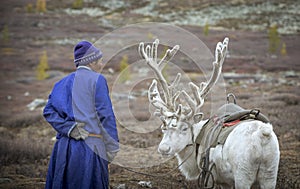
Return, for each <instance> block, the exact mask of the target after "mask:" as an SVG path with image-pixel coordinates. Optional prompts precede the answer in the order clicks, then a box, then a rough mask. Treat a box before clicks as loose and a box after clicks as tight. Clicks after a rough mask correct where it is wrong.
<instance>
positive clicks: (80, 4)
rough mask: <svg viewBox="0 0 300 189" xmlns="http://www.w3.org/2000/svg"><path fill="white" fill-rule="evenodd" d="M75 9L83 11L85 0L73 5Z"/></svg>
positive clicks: (74, 2) (79, 0) (77, 0)
mask: <svg viewBox="0 0 300 189" xmlns="http://www.w3.org/2000/svg"><path fill="white" fill-rule="evenodd" d="M72 8H73V9H82V8H83V0H75V1H73V4H72Z"/></svg>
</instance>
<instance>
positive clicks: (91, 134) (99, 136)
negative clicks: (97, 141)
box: [89, 133, 103, 138]
mask: <svg viewBox="0 0 300 189" xmlns="http://www.w3.org/2000/svg"><path fill="white" fill-rule="evenodd" d="M89 137H96V138H103V136H102V135H100V134H99V135H98V134H94V133H89Z"/></svg>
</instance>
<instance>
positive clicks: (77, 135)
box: [70, 122, 89, 140]
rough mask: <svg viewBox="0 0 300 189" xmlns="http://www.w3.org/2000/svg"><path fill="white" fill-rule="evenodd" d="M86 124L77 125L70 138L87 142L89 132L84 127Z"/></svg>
mask: <svg viewBox="0 0 300 189" xmlns="http://www.w3.org/2000/svg"><path fill="white" fill-rule="evenodd" d="M84 126H85V123H80V122H79V123H77V124H76V126H75V127H74V128H73V130H72V131H71V133H70V137H72V138H74V139H75V140H80V139H82V140H85V139H86V138H87V137H88V136H89V132H87V131H86V130H85V129H84V128H83V127H84Z"/></svg>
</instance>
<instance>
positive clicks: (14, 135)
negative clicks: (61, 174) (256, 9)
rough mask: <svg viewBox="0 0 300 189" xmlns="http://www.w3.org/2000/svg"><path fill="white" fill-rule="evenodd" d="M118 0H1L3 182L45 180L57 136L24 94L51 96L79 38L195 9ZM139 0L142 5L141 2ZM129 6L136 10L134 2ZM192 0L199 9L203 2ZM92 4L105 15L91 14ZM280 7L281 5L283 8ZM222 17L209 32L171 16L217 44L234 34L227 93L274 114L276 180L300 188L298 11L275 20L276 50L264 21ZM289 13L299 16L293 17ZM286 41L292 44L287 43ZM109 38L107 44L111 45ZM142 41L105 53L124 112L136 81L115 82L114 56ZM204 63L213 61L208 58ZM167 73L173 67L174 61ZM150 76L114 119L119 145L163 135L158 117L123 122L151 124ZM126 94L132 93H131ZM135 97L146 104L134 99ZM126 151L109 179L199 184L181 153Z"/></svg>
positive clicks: (18, 184)
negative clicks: (185, 172) (42, 64)
mask: <svg viewBox="0 0 300 189" xmlns="http://www.w3.org/2000/svg"><path fill="white" fill-rule="evenodd" d="M112 2H114V4H111V5H108V4H101V6H99V7H100V8H99V10H98V9H97V10H96V11H95V12H92V13H91V14H89V13H90V12H89V11H90V9H87V13H86V14H82V13H81V12H79V13H78V12H77V13H76V12H74V11H73V10H72V9H69V7H71V6H72V1H65V2H64V3H62V2H61V1H58V0H57V1H51V2H47V3H48V4H47V8H48V10H47V12H45V13H36V12H33V13H30V12H28V10H27V9H26V7H27V6H28V4H29V3H32V4H33V5H34V6H35V3H36V2H35V1H33V0H26V1H17V0H13V1H7V2H2V6H1V8H0V10H1V13H0V15H1V18H2V19H1V20H0V29H1V31H2V38H1V45H0V55H1V59H0V60H1V66H2V67H1V75H0V89H1V90H0V99H1V100H0V136H1V137H0V151H1V155H0V162H1V164H0V188H43V187H44V184H45V178H46V171H47V166H48V161H49V157H50V154H51V150H52V147H53V144H54V142H55V139H54V136H55V131H54V130H53V129H52V128H51V126H50V125H49V124H47V123H46V121H45V120H44V119H43V117H42V108H37V109H35V110H33V111H30V110H29V109H28V107H27V104H29V103H30V102H32V101H33V100H34V99H36V98H41V99H47V97H48V95H49V92H50V91H51V88H52V87H53V85H54V83H55V82H56V81H58V80H59V79H61V78H62V77H63V76H65V75H66V74H68V73H70V72H72V71H73V70H74V65H73V63H72V61H73V52H72V51H73V46H74V45H75V44H76V42H78V41H79V40H81V39H87V40H91V41H96V40H97V39H98V38H101V37H102V36H105V35H106V34H108V33H110V32H112V31H114V29H117V28H118V27H121V26H125V25H126V24H132V23H139V22H145V21H159V22H166V21H167V22H169V21H170V22H171V21H172V22H174V19H173V17H166V18H164V17H163V16H162V15H163V13H166V14H168V15H169V16H170V15H171V13H172V10H173V9H174V10H180V11H184V10H190V9H192V8H191V7H192V5H194V4H193V1H188V2H189V3H187V4H182V3H180V2H181V1H180V2H179V1H178V2H179V3H178V4H176V3H174V2H175V1H172V2H171V1H170V2H169V1H166V2H167V3H161V2H160V1H158V2H160V4H157V5H156V6H152V5H151V3H149V2H148V1H137V2H135V1H124V2H123V3H119V4H118V3H117V2H115V1H112ZM176 2H177V1H176ZM228 2H231V4H230V3H228V4H226V6H234V7H239V6H241V7H243V6H244V5H245V6H246V5H249V3H248V1H228ZM255 2H256V4H257V5H260V3H261V1H255ZM283 2H284V1H282V2H281V4H280V3H279V5H278V6H281V7H283V8H282V10H285V9H284V7H286V6H288V5H286V4H284V3H283ZM218 3H219V1H212V3H209V2H208V1H201V3H200V4H197V3H196V4H195V6H197V7H199V9H201V8H206V7H221V8H222V6H225V5H222V6H217V5H218ZM269 3H270V4H268V6H271V7H272V6H273V5H274V4H272V1H270V2H269ZM289 3H290V4H292V5H295V6H294V7H298V6H299V3H297V1H289ZM97 5H98V4H97ZM158 5H159V6H158ZM242 5H243V6H242ZM263 5H264V4H263ZM275 5H277V4H275ZM275 5H274V6H275ZM86 6H87V7H90V8H91V7H94V4H92V3H90V4H88V3H86ZM264 6H265V5H264ZM143 7H144V9H142V8H143ZM170 7H171V8H170ZM131 9H133V10H135V11H130V10H131ZM84 10H85V9H84ZM100 10H102V12H100ZM141 10H143V11H142V12H145V13H146V12H151V10H163V11H160V12H157V11H152V12H154V13H156V14H157V15H155V14H154V16H153V15H147V14H144V15H142V14H141ZM149 10H150V11H149ZM193 10H195V11H197V8H196V9H193ZM234 10H235V9H234ZM72 11H73V13H72ZM180 11H179V12H180ZM70 12H71V13H70ZM279 12H280V11H279ZM283 12H284V11H283ZM291 12H292V11H290V12H289V13H290V14H291V15H289V16H290V17H293V14H294V13H291ZM96 13H99V15H98V16H95V15H97V14H96ZM280 14H283V13H282V12H280ZM257 15H260V16H262V18H264V19H265V18H266V17H267V16H268V15H263V14H262V13H261V14H257ZM151 16H152V17H151ZM184 16H186V15H184ZM269 16H270V17H272V16H274V15H273V14H272V15H269ZM295 17H297V16H295ZM3 18H5V19H3ZM251 18H253V17H251ZM293 18H294V17H293ZM153 19H154V20H153ZM168 19H169V20H168ZM172 19H173V20H172ZM240 19H242V17H241V18H240ZM264 19H261V20H264ZM217 20H218V21H216V22H215V23H212V24H211V26H210V29H209V33H208V34H205V33H204V32H203V31H204V24H202V25H198V26H196V25H192V24H190V25H189V24H184V23H183V22H178V23H175V24H177V26H179V27H181V28H183V29H184V30H186V31H188V32H190V33H192V34H193V35H195V36H197V37H198V38H199V39H201V40H202V41H203V42H204V43H205V44H206V45H207V46H208V48H209V49H210V50H211V51H212V52H213V51H214V48H215V45H216V43H217V42H218V41H221V40H223V38H224V37H225V36H227V37H229V38H230V46H229V56H227V58H226V61H225V63H224V68H223V73H224V74H223V79H224V80H223V81H224V83H221V84H225V88H226V93H234V94H235V96H236V97H237V101H238V104H239V105H241V106H242V107H244V108H247V109H251V108H259V109H260V110H261V112H262V113H263V114H265V115H266V116H267V117H268V118H269V119H270V122H271V123H272V125H273V128H274V132H275V133H276V135H277V137H278V140H279V144H280V152H281V157H280V165H279V172H278V179H277V187H276V188H299V187H300V159H299V157H300V132H299V125H300V119H299V118H298V115H300V109H299V103H300V90H299V86H300V63H299V58H300V55H299V49H300V38H299V22H298V21H297V20H296V22H295V23H296V24H295V23H294V22H293V23H292V24H295V25H296V26H295V25H294V26H293V27H285V25H280V26H281V27H282V28H284V29H282V28H281V29H279V30H278V31H280V32H282V33H280V44H281V46H280V48H279V49H278V50H277V51H276V52H270V51H269V44H270V40H269V35H268V29H267V28H266V27H267V26H264V27H265V28H263V27H262V28H259V29H258V30H253V29H252V28H245V27H244V26H245V25H247V24H249V25H250V24H253V25H254V23H243V24H241V25H240V27H237V25H236V22H237V21H236V19H230V18H223V22H222V18H218V19H217ZM220 20H221V21H220ZM261 20H260V21H261ZM287 20H292V21H293V19H292V18H291V19H287ZM284 23H286V22H284ZM259 24H261V23H260V22H259V21H257V23H256V25H259ZM262 25H263V24H262ZM241 26H243V27H241ZM297 27H298V29H297ZM5 28H7V32H5ZM295 28H296V29H295ZM126 32H127V33H125V34H124V38H126V37H128V36H129V38H141V39H142V38H145V35H146V39H148V41H152V40H153V38H154V37H155V36H154V34H152V33H151V32H149V33H146V34H145V33H144V34H142V33H140V32H139V30H138V29H132V30H129V31H126ZM175 33H176V32H174V33H172V32H171V33H168V32H167V31H165V33H164V32H162V33H161V34H160V35H161V36H167V35H168V36H169V37H170V38H172V36H173V35H174V36H176V34H175ZM5 36H6V37H5ZM176 37H177V36H176ZM172 39H173V38H172ZM160 40H161V41H162V42H163V41H164V38H160ZM177 41H180V39H176V38H175V37H174V42H175V43H176V42H177ZM111 43H112V44H117V43H118V41H117V39H115V41H111ZM178 43H179V42H178ZM283 43H284V44H285V45H286V48H285V50H286V53H284V52H282V51H283V46H282V44H283ZM109 46H110V45H107V47H108V49H106V50H107V51H113V50H114V49H109ZM113 47H114V46H113V45H111V48H113ZM136 48H137V46H132V47H130V48H128V49H123V51H121V52H119V54H117V55H116V56H115V57H113V58H111V60H109V63H108V64H107V66H106V67H105V68H104V70H103V74H104V75H105V76H106V77H107V80H108V82H109V87H110V89H111V93H112V99H113V104H115V106H116V107H115V108H116V109H117V111H120V112H125V111H126V110H127V109H125V108H128V107H125V105H124V106H122V105H119V104H118V103H117V102H123V100H124V96H122V93H121V92H120V91H122V90H121V89H124V90H125V89H126V88H128V87H132V83H130V79H129V81H127V82H124V83H121V85H117V86H118V87H119V88H118V90H117V89H116V88H114V86H116V78H117V77H118V76H119V75H120V72H119V71H120V70H119V66H118V65H119V62H120V61H121V59H122V58H123V57H124V55H126V56H128V63H131V62H135V61H136V60H137V59H138V53H137V51H136V50H135V49H136ZM196 48H197V47H196ZM162 50H163V49H162ZM44 51H46V52H47V56H48V64H49V69H48V71H47V73H48V74H49V77H48V78H47V79H45V80H37V77H36V68H37V65H38V64H39V61H40V57H41V55H42V54H43V52H44ZM174 58H175V59H176V60H175V62H178V65H181V66H182V67H183V68H182V69H183V71H184V72H185V73H186V74H187V76H188V77H189V78H191V79H192V81H194V82H201V81H203V79H204V77H203V73H201V72H195V71H194V68H193V67H190V66H186V65H189V64H185V63H186V62H187V63H189V62H190V61H191V60H189V59H188V58H186V56H184V55H183V54H179V55H178V56H177V57H176V56H175V57H174ZM206 66H207V67H208V68H209V67H210V65H206ZM141 73H142V72H139V71H136V70H131V72H130V74H129V77H130V78H131V79H132V78H135V77H137V76H138V74H141ZM169 74H170V75H172V74H174V73H173V72H172V71H170V72H169ZM182 82H183V83H184V82H186V80H184V79H183V80H182ZM148 85H149V80H147V81H144V82H141V83H139V84H137V85H134V86H133V87H132V91H131V94H132V96H130V97H132V98H130V100H129V108H130V111H132V114H133V115H129V114H128V115H127V114H120V117H121V119H124V120H125V121H124V120H121V119H120V120H118V129H119V136H120V141H121V143H122V144H123V145H128V146H132V147H135V148H142V149H143V148H146V147H154V148H155V146H157V144H158V143H159V141H160V139H161V136H162V135H161V131H160V129H159V127H158V125H157V126H156V127H155V126H154V128H155V129H153V130H152V131H151V132H146V133H135V132H132V131H131V130H130V129H128V128H127V127H126V123H128V122H126V119H127V121H128V120H130V119H131V118H132V116H133V117H134V118H135V119H136V120H137V121H132V124H131V127H132V128H133V129H136V128H138V127H141V129H145V128H144V127H142V126H145V127H147V126H148V124H149V122H148V118H149V116H150V113H149V111H148V100H147V97H146V95H145V94H146V93H145V92H146V91H147V88H148ZM226 93H225V94H226ZM125 95H128V94H126V93H125ZM225 98H226V96H220V95H217V98H216V99H214V98H213V97H208V99H207V105H205V107H204V109H203V112H204V113H205V115H206V116H205V117H206V118H208V117H209V113H210V112H211V111H212V108H211V106H210V105H211V104H222V102H223V101H224V99H225ZM126 99H127V96H126V98H125V100H126ZM137 104H144V105H143V106H138V105H137ZM122 108H124V109H122ZM126 116H128V117H126ZM124 123H125V126H124ZM157 123H159V122H157ZM140 124H142V126H140ZM146 129H147V128H146ZM124 155H127V156H128V157H130V160H131V161H130V162H129V163H132V164H130V165H131V166H129V168H126V167H124V166H121V165H123V164H124V162H119V163H118V162H117V163H113V164H111V165H110V184H111V187H112V188H118V187H119V188H120V187H121V185H122V184H125V186H126V188H142V186H139V185H138V182H139V181H151V184H152V187H153V188H196V186H197V185H196V181H186V180H185V178H184V177H183V176H182V175H181V174H180V172H179V171H178V170H177V161H176V159H175V158H172V159H170V160H168V161H165V162H164V163H157V164H156V165H153V166H132V165H133V164H138V165H142V164H143V163H144V162H152V161H153V159H154V160H156V159H157V160H160V161H163V159H162V158H161V157H160V156H159V154H157V153H156V150H154V152H153V154H151V156H148V155H147V154H146V155H145V154H137V153H136V152H135V153H131V152H130V151H128V154H126V153H124ZM127 163H128V162H127ZM129 163H128V164H129ZM140 167H143V168H140ZM141 173H144V174H141Z"/></svg>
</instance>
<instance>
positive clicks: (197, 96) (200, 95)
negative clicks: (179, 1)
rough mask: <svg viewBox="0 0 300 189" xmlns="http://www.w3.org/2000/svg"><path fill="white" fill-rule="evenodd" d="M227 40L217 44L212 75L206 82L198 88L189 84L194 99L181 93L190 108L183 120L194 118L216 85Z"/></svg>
mask: <svg viewBox="0 0 300 189" xmlns="http://www.w3.org/2000/svg"><path fill="white" fill-rule="evenodd" d="M228 42H229V39H228V38H225V39H224V41H223V43H221V42H219V43H218V44H217V46H216V50H215V61H214V62H213V73H212V75H211V77H210V79H209V81H208V82H202V83H201V84H200V86H199V87H198V86H197V85H195V84H194V83H193V82H190V83H189V86H190V88H191V89H192V92H193V95H194V99H193V98H192V97H191V96H190V95H188V94H187V92H186V91H184V90H183V91H182V93H183V94H184V97H185V99H186V101H187V103H188V105H189V106H190V111H189V112H188V113H186V115H185V118H186V119H189V118H191V117H192V116H195V115H197V114H198V113H199V110H200V108H201V107H202V106H203V103H204V99H205V97H206V95H207V94H208V92H209V91H210V90H211V88H212V87H213V86H214V85H215V84H216V82H217V80H218V78H219V76H220V74H221V71H222V66H223V62H224V59H225V57H226V52H227V48H228Z"/></svg>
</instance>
